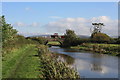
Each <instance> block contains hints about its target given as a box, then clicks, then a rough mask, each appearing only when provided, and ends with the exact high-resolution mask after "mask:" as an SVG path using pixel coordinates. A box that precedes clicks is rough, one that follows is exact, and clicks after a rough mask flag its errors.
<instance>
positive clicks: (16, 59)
mask: <svg viewBox="0 0 120 80" xmlns="http://www.w3.org/2000/svg"><path fill="white" fill-rule="evenodd" d="M37 54H38V53H37V48H35V46H34V45H25V46H23V47H21V48H20V49H18V50H15V51H13V52H10V53H8V54H7V55H6V56H5V57H3V61H2V66H3V67H2V77H3V78H39V75H40V72H39V58H38V57H36V56H35V55H37Z"/></svg>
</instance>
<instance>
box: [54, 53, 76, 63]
mask: <svg viewBox="0 0 120 80" xmlns="http://www.w3.org/2000/svg"><path fill="white" fill-rule="evenodd" d="M56 57H57V59H58V60H61V61H63V62H66V63H67V64H69V65H72V64H73V63H74V61H75V59H74V58H73V57H71V56H69V55H66V54H59V53H58V54H56Z"/></svg>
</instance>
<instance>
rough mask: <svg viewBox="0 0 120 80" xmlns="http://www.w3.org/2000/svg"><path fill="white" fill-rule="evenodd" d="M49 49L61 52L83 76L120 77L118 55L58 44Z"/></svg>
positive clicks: (62, 57)
mask: <svg viewBox="0 0 120 80" xmlns="http://www.w3.org/2000/svg"><path fill="white" fill-rule="evenodd" d="M49 49H50V51H52V52H55V53H59V54H61V55H62V56H61V55H60V56H59V57H61V59H63V60H64V61H66V62H67V63H69V65H70V66H72V67H74V68H75V69H76V70H77V71H78V73H79V74H80V77H81V78H118V57H116V56H110V55H106V54H95V53H90V52H82V51H78V50H75V49H65V48H60V47H56V46H52V47H50V48H49ZM66 55H67V56H66Z"/></svg>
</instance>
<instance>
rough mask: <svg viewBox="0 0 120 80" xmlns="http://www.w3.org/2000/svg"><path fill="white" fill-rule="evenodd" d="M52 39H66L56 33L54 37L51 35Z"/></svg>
mask: <svg viewBox="0 0 120 80" xmlns="http://www.w3.org/2000/svg"><path fill="white" fill-rule="evenodd" d="M51 38H62V39H64V35H61V36H60V35H58V33H54V35H51Z"/></svg>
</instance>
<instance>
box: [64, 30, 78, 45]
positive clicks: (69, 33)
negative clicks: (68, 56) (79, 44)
mask: <svg viewBox="0 0 120 80" xmlns="http://www.w3.org/2000/svg"><path fill="white" fill-rule="evenodd" d="M64 36H65V39H64V41H63V47H70V46H72V45H74V43H73V42H74V41H76V39H77V36H76V34H75V32H74V31H73V30H69V29H68V30H66V33H65V35H64Z"/></svg>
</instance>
